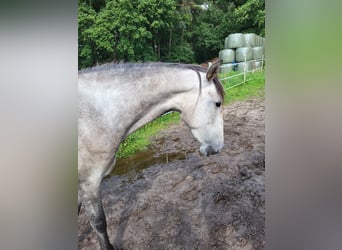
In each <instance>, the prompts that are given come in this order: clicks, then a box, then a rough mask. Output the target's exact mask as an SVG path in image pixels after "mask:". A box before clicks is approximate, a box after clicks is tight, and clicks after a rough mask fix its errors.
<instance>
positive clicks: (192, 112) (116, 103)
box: [78, 63, 224, 249]
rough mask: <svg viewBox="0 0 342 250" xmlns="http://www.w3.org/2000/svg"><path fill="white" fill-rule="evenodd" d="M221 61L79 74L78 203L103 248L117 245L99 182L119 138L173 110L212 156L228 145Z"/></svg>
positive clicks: (109, 166)
mask: <svg viewBox="0 0 342 250" xmlns="http://www.w3.org/2000/svg"><path fill="white" fill-rule="evenodd" d="M218 70H219V64H218V63H215V64H213V65H212V66H211V67H210V68H209V69H208V70H207V69H206V68H203V67H200V66H197V65H187V64H168V63H151V64H144V63H140V64H125V63H123V64H105V65H101V66H97V67H94V68H90V69H86V70H82V71H80V72H79V76H78V89H79V115H78V181H79V184H78V185H79V187H78V207H79V210H80V207H81V205H82V204H83V207H84V208H85V210H86V212H87V214H88V216H89V219H90V224H91V226H92V228H93V229H94V230H95V231H96V233H97V235H98V240H99V243H100V246H101V249H113V246H112V245H111V243H110V241H109V239H108V234H107V225H106V218H105V214H104V212H103V207H102V201H101V194H100V186H101V182H102V180H103V178H104V177H105V176H106V175H108V174H109V173H110V172H111V171H112V168H113V167H114V165H115V155H116V152H117V150H118V148H119V145H120V143H121V142H122V141H123V140H124V139H125V138H126V137H127V136H128V135H129V134H130V133H132V132H133V131H135V130H137V129H138V128H140V127H142V126H143V125H145V124H147V123H148V122H150V121H152V120H153V119H155V118H157V117H159V116H161V115H162V114H164V113H166V112H169V111H178V112H180V113H181V119H182V120H183V121H184V122H185V124H186V125H187V126H188V127H189V128H190V130H191V133H192V135H193V136H194V137H195V138H196V139H197V140H198V141H199V142H200V144H201V146H200V149H199V150H200V152H201V153H203V154H205V155H207V156H209V155H211V154H215V153H218V152H219V151H220V150H221V149H222V148H223V143H224V142H223V109H222V104H223V98H224V90H223V87H222V85H221V83H220V82H219V80H218V78H217V73H218Z"/></svg>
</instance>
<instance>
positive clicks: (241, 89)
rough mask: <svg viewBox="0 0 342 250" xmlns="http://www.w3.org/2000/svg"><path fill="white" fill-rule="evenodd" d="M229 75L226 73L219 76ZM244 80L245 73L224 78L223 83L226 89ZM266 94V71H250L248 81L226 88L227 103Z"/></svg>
mask: <svg viewBox="0 0 342 250" xmlns="http://www.w3.org/2000/svg"><path fill="white" fill-rule="evenodd" d="M236 74H237V73H233V74H230V75H228V76H232V75H236ZM224 77H227V74H226V75H220V76H219V78H224ZM242 81H243V75H241V76H237V77H234V78H233V79H230V80H223V81H222V84H223V87H224V88H225V89H227V88H229V87H231V86H233V85H235V84H238V83H240V82H242ZM264 96H265V74H264V71H261V72H255V73H248V75H247V82H245V83H243V84H241V85H239V86H237V87H235V88H231V89H228V90H226V94H225V100H224V103H225V104H229V103H232V102H235V101H244V100H246V99H249V98H253V97H264Z"/></svg>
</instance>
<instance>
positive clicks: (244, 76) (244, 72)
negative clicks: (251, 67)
mask: <svg viewBox="0 0 342 250" xmlns="http://www.w3.org/2000/svg"><path fill="white" fill-rule="evenodd" d="M246 71H247V57H246V56H245V65H244V70H243V83H245V82H246Z"/></svg>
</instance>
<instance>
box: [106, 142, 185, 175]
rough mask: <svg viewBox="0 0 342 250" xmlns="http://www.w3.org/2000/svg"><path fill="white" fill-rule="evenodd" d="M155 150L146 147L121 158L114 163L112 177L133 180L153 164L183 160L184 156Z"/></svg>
mask: <svg viewBox="0 0 342 250" xmlns="http://www.w3.org/2000/svg"><path fill="white" fill-rule="evenodd" d="M157 150H158V149H156V148H152V147H148V148H147V149H145V150H143V151H138V152H136V153H135V154H134V155H131V156H129V157H126V158H121V159H118V160H117V161H116V164H115V167H114V169H113V171H112V172H111V176H113V175H120V176H121V175H126V174H127V175H129V176H130V177H131V178H134V177H135V175H136V174H137V173H140V172H141V171H142V170H144V169H146V168H148V167H150V166H153V165H155V164H164V163H171V162H173V161H176V160H185V159H186V155H185V154H179V153H177V152H174V153H165V154H159V153H157Z"/></svg>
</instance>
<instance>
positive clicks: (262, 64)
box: [261, 55, 264, 70]
mask: <svg viewBox="0 0 342 250" xmlns="http://www.w3.org/2000/svg"><path fill="white" fill-rule="evenodd" d="M263 68H264V55H262V58H261V70H262V69H263Z"/></svg>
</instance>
